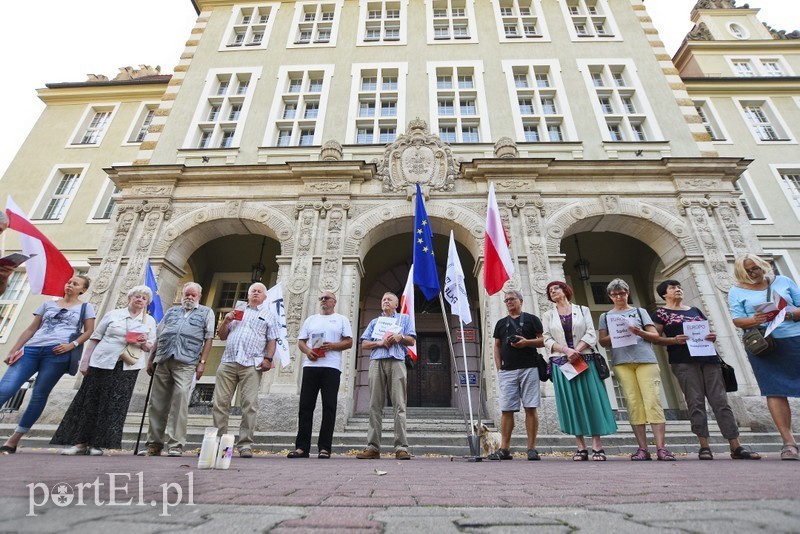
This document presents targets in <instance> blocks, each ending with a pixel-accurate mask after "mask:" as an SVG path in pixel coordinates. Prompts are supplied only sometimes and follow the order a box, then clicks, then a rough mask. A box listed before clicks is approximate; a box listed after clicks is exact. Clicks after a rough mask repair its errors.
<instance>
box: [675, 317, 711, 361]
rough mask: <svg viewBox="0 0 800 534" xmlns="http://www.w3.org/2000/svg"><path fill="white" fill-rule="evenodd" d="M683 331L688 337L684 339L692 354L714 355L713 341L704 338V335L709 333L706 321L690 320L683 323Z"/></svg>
mask: <svg viewBox="0 0 800 534" xmlns="http://www.w3.org/2000/svg"><path fill="white" fill-rule="evenodd" d="M683 333H684V334H685V335H686V336H688V337H689V339H687V340H686V347H687V348H688V349H689V354H691V355H692V356H714V355H716V354H717V351H716V350H714V343H713V342H711V341H707V340H706V336H707V335H708V334H710V333H711V330H710V329H709V328H708V321H691V322H688V323H683Z"/></svg>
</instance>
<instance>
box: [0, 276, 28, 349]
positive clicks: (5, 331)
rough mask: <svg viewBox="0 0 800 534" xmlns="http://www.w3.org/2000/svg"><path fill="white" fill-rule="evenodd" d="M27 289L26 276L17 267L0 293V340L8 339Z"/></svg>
mask: <svg viewBox="0 0 800 534" xmlns="http://www.w3.org/2000/svg"><path fill="white" fill-rule="evenodd" d="M29 289H30V288H29V286H28V276H27V274H26V272H25V271H24V270H20V269H17V270H16V271H14V272H13V273H11V276H10V277H9V278H8V288H7V289H6V292H5V293H3V294H2V295H0V341H2V342H6V341H8V339H9V336H10V335H11V330H12V328H13V327H14V323H15V322H16V320H17V317H19V313H20V311H21V310H22V304H23V303H24V302H25V298H26V297H27V296H28V291H29Z"/></svg>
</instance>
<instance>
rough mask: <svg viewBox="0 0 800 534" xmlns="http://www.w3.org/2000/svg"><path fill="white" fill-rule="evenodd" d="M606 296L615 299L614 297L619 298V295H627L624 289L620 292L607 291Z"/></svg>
mask: <svg viewBox="0 0 800 534" xmlns="http://www.w3.org/2000/svg"><path fill="white" fill-rule="evenodd" d="M608 296H609V297H611V298H612V299H616V298H619V297H627V296H628V292H627V291H624V292H622V293H609V294H608Z"/></svg>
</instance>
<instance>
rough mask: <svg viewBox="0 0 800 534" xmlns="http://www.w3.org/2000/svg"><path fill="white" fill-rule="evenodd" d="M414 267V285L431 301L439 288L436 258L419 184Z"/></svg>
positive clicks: (415, 213) (431, 232)
mask: <svg viewBox="0 0 800 534" xmlns="http://www.w3.org/2000/svg"><path fill="white" fill-rule="evenodd" d="M414 265H415V266H416V269H414V283H415V284H417V285H418V286H419V288H420V289H421V290H422V294H423V295H425V298H426V299H428V300H431V299H432V298H434V297H435V296H436V294H437V293H439V291H440V289H441V287H440V286H439V275H438V274H437V272H436V258H434V257H433V231H432V230H431V224H430V221H428V214H427V213H426V212H425V199H423V198H422V191H421V190H420V188H419V184H417V201H416V211H415V212H414Z"/></svg>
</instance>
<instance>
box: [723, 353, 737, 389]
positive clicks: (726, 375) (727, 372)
mask: <svg viewBox="0 0 800 534" xmlns="http://www.w3.org/2000/svg"><path fill="white" fill-rule="evenodd" d="M719 366H720V369H721V370H722V380H723V381H724V382H725V391H727V392H728V393H732V392H734V391H739V383H738V382H737V381H736V371H734V370H733V367H732V366H730V365H728V364H727V363H725V360H723V359H722V358H720V359H719Z"/></svg>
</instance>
